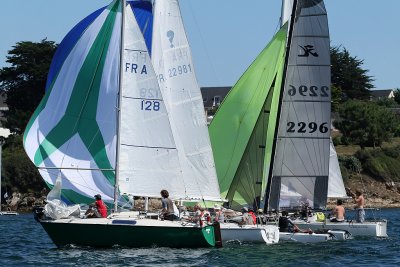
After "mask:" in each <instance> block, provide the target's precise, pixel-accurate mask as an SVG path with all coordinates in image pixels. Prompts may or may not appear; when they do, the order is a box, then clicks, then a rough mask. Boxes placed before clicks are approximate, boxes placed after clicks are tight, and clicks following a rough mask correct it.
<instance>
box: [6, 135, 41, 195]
mask: <svg viewBox="0 0 400 267" xmlns="http://www.w3.org/2000/svg"><path fill="white" fill-rule="evenodd" d="M2 160H3V165H2V169H3V172H2V180H3V183H2V187H4V189H8V190H10V191H8V192H9V193H10V192H13V191H18V192H21V193H27V192H40V191H42V190H43V188H45V187H46V184H45V183H44V181H43V179H42V177H41V176H40V175H39V172H38V171H37V169H36V167H35V165H33V163H32V162H31V161H30V159H29V158H28V156H27V155H26V153H25V151H24V148H23V147H22V135H15V134H13V135H10V136H9V137H8V138H7V139H6V141H5V143H4V145H3V153H2ZM2 192H4V191H2Z"/></svg>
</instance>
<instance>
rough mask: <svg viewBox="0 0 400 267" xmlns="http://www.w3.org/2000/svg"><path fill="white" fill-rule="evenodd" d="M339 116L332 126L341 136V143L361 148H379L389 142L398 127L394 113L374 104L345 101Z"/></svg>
mask: <svg viewBox="0 0 400 267" xmlns="http://www.w3.org/2000/svg"><path fill="white" fill-rule="evenodd" d="M339 115H340V119H339V120H335V121H334V126H335V127H336V128H337V129H338V130H339V131H341V133H342V134H343V136H342V139H341V141H342V143H343V144H356V145H360V146H361V148H364V147H376V146H381V144H382V142H384V141H390V139H391V138H392V137H393V136H394V134H395V132H396V129H397V128H398V127H399V120H398V118H397V117H395V115H394V113H393V112H392V111H390V110H388V109H387V108H385V107H382V106H379V105H377V104H376V103H374V102H362V101H355V100H350V101H347V102H346V103H345V104H343V105H342V106H341V107H340V109H339Z"/></svg>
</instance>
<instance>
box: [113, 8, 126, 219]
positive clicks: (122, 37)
mask: <svg viewBox="0 0 400 267" xmlns="http://www.w3.org/2000/svg"><path fill="white" fill-rule="evenodd" d="M121 2H122V10H121V15H122V17H121V44H120V67H119V90H118V105H117V116H118V118H117V148H116V157H115V185H114V212H116V211H117V210H118V187H119V182H118V180H119V156H120V155H119V154H120V151H119V150H120V149H119V148H120V145H121V138H120V131H121V102H122V93H121V92H122V78H123V67H122V66H123V61H124V32H125V8H126V0H121Z"/></svg>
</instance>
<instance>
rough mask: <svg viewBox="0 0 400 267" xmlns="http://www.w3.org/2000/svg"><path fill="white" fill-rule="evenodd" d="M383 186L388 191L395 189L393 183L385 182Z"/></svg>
mask: <svg viewBox="0 0 400 267" xmlns="http://www.w3.org/2000/svg"><path fill="white" fill-rule="evenodd" d="M385 185H386V189H388V190H393V189H394V188H395V184H394V182H386V183H385Z"/></svg>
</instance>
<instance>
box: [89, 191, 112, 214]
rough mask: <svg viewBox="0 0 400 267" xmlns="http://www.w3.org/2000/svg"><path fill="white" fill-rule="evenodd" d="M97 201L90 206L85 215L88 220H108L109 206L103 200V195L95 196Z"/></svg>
mask: <svg viewBox="0 0 400 267" xmlns="http://www.w3.org/2000/svg"><path fill="white" fill-rule="evenodd" d="M94 198H95V199H96V201H95V202H94V203H93V204H91V205H90V206H89V209H88V210H87V211H86V213H85V215H86V217H87V218H107V206H106V204H104V202H103V200H101V195H100V194H97V195H95V196H94Z"/></svg>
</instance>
